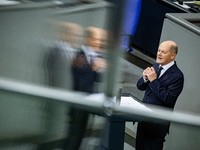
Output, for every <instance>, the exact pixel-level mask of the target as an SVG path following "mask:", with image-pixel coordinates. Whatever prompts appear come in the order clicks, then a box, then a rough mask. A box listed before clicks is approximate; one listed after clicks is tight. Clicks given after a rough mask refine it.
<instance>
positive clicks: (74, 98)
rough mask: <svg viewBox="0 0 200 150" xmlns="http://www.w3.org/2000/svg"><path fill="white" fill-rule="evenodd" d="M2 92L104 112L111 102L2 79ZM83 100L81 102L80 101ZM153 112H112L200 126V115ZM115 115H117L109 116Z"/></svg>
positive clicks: (119, 109)
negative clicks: (106, 104)
mask: <svg viewBox="0 0 200 150" xmlns="http://www.w3.org/2000/svg"><path fill="white" fill-rule="evenodd" d="M0 90H5V91H9V92H15V93H21V94H28V95H32V96H36V97H43V98H47V99H49V100H52V99H54V100H56V101H61V102H65V103H69V104H74V105H80V106H82V107H83V109H87V108H88V107H92V108H95V110H97V109H98V110H102V111H104V110H105V108H104V107H103V106H104V105H105V104H104V102H105V101H107V100H110V98H107V97H105V96H103V97H102V96H101V97H100V98H99V99H97V98H96V96H94V97H92V96H91V95H89V96H88V95H87V94H84V93H77V92H72V91H65V90H61V89H55V88H50V87H46V86H41V85H33V84H30V83H22V82H20V81H16V80H11V79H7V78H0ZM80 99H81V100H80ZM148 108H150V109H151V110H152V111H146V110H140V109H133V108H131V107H125V106H120V105H117V104H116V105H113V108H112V112H117V114H119V116H120V115H121V116H123V118H124V119H125V120H127V121H128V120H134V119H135V116H139V117H141V118H150V119H151V118H153V119H155V120H159V121H173V122H177V123H181V124H187V125H195V126H200V115H197V114H193V115H192V114H187V113H184V112H172V111H170V110H165V109H163V108H158V107H150V106H148ZM110 115H111V116H112V115H115V116H116V114H109V117H110Z"/></svg>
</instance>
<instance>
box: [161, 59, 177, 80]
mask: <svg viewBox="0 0 200 150" xmlns="http://www.w3.org/2000/svg"><path fill="white" fill-rule="evenodd" d="M176 68H177V66H176V63H175V64H174V65H173V66H171V67H170V68H169V69H167V71H165V73H164V74H163V75H162V76H161V77H160V78H159V79H158V80H159V81H161V82H162V81H165V80H167V79H168V78H169V77H170V76H171V75H172V74H173V73H174V72H175V70H176Z"/></svg>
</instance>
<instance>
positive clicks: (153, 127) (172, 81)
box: [137, 63, 184, 135]
mask: <svg viewBox="0 0 200 150" xmlns="http://www.w3.org/2000/svg"><path fill="white" fill-rule="evenodd" d="M153 67H154V69H155V70H157V69H158V67H159V64H157V63H156V64H154V65H153ZM183 84H184V76H183V73H182V72H181V71H180V69H179V68H178V67H177V65H176V63H175V64H174V65H173V66H171V67H170V68H169V69H168V70H167V71H166V72H165V73H164V74H163V75H162V76H161V77H160V78H159V79H155V80H154V81H152V82H149V81H148V82H147V83H145V82H144V80H143V77H142V78H140V79H139V80H138V82H137V87H138V89H139V90H145V94H144V98H143V102H144V103H147V104H153V105H158V106H163V107H167V108H171V109H173V108H174V106H175V103H176V100H177V98H178V96H179V95H180V93H181V91H182V89H183ZM143 126H144V128H143V129H144V130H146V132H147V133H149V134H154V135H155V134H157V135H166V133H167V132H168V129H169V123H167V124H162V125H161V124H157V123H155V124H154V123H146V124H143Z"/></svg>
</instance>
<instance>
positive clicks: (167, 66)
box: [159, 60, 175, 71]
mask: <svg viewBox="0 0 200 150" xmlns="http://www.w3.org/2000/svg"><path fill="white" fill-rule="evenodd" d="M174 63H175V62H174V60H173V61H172V62H170V63H168V64H167V65H164V66H162V67H163V69H164V70H165V71H166V70H167V69H169V68H170V67H171V66H173V65H174ZM159 66H161V65H159Z"/></svg>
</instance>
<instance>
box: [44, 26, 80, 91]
mask: <svg viewBox="0 0 200 150" xmlns="http://www.w3.org/2000/svg"><path fill="white" fill-rule="evenodd" d="M54 24H55V25H56V26H57V27H56V28H57V29H56V31H57V32H58V33H56V35H55V36H56V40H55V42H54V44H53V46H52V47H50V48H49V52H48V55H47V60H46V61H47V62H46V63H47V69H48V75H49V84H50V86H54V87H58V88H64V89H68V90H72V84H73V82H72V73H71V63H72V61H73V59H74V57H75V54H76V52H77V51H78V49H79V48H80V45H81V44H82V39H81V38H82V34H83V29H82V27H81V26H80V25H79V24H75V23H70V22H54Z"/></svg>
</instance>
